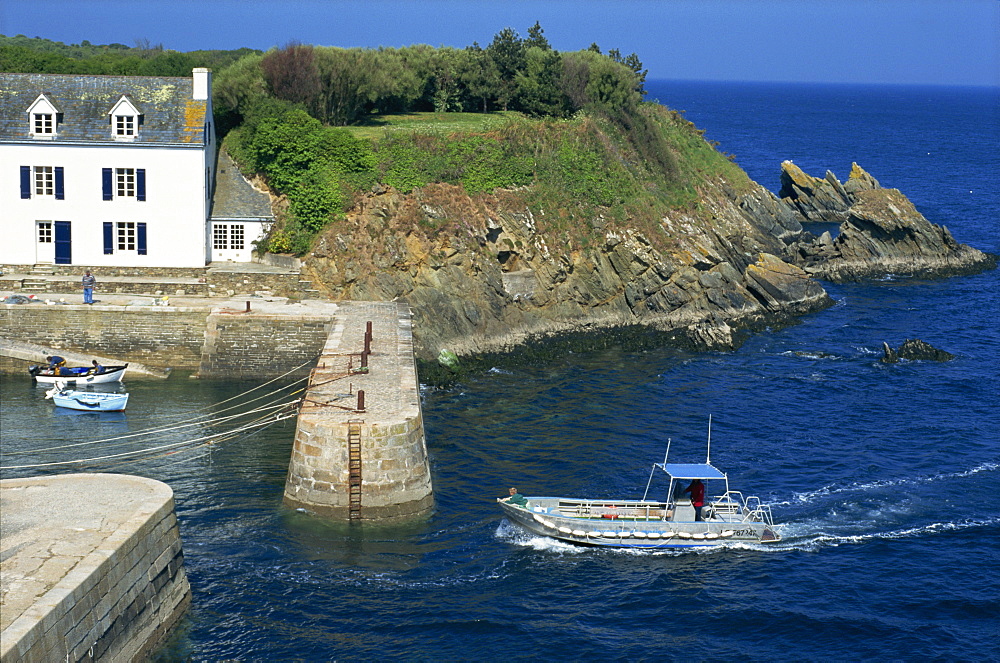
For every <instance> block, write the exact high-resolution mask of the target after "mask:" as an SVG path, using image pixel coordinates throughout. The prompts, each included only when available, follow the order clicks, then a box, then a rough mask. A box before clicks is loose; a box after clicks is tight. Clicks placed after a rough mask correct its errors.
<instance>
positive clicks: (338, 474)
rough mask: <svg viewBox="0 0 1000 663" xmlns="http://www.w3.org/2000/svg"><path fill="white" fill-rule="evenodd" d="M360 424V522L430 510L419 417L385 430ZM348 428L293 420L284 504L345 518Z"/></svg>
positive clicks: (311, 418)
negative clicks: (296, 422) (290, 454)
mask: <svg viewBox="0 0 1000 663" xmlns="http://www.w3.org/2000/svg"><path fill="white" fill-rule="evenodd" d="M357 418H358V420H359V421H360V422H362V423H361V459H362V476H363V478H364V481H363V484H362V485H363V490H362V496H361V504H362V506H361V513H360V516H361V519H362V520H383V519H402V518H408V517H414V516H420V515H424V514H426V513H427V512H428V511H429V510H430V509H431V507H432V506H433V495H432V494H431V491H430V473H429V470H428V464H427V448H426V443H425V441H424V426H423V419H422V418H421V417H416V418H407V419H405V420H403V421H400V422H399V423H396V424H391V425H388V426H385V425H382V426H380V425H378V424H373V425H370V424H367V423H364V418H363V415H362V414H358V415H357ZM347 432H348V423H347V422H346V421H343V422H331V421H324V420H322V419H320V418H317V417H314V416H310V413H309V410H308V409H306V410H304V411H303V412H301V413H300V414H299V420H298V426H297V428H296V430H295V445H294V447H293V449H292V458H291V461H290V462H289V465H288V478H287V481H286V483H285V504H286V505H288V506H291V507H293V508H305V509H307V510H308V511H312V512H314V513H317V514H319V515H323V516H329V517H332V518H336V519H338V520H347V519H348V518H349V494H348V482H349V468H348V460H349V458H348V450H347Z"/></svg>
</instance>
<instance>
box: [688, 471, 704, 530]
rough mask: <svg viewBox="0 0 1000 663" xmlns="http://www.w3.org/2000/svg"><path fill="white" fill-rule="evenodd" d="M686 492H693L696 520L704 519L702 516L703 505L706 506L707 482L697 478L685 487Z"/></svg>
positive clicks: (692, 503) (692, 498)
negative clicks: (704, 482)
mask: <svg viewBox="0 0 1000 663" xmlns="http://www.w3.org/2000/svg"><path fill="white" fill-rule="evenodd" d="M684 492H685V493H691V506H693V507H694V519H695V522H699V521H701V520H703V518H702V517H701V507H703V506H705V484H703V483H702V482H701V479H695V480H694V481H692V482H691V485H690V486H688V487H687V488H685V489H684Z"/></svg>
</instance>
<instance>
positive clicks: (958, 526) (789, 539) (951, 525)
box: [752, 517, 1000, 552]
mask: <svg viewBox="0 0 1000 663" xmlns="http://www.w3.org/2000/svg"><path fill="white" fill-rule="evenodd" d="M997 525H1000V517H990V518H983V519H969V520H963V521H959V522H934V523H928V524H926V525H918V526H914V527H902V528H899V529H892V530H886V531H884V532H860V533H857V534H846V533H845V534H837V533H833V532H822V531H816V529H811V530H809V531H808V533H807V532H806V530H808V529H809V525H808V524H807V523H793V524H790V525H787V526H785V527H783V528H779V529H781V532H782V536H784V537H785V539H784V540H783V541H781V542H780V543H777V544H773V545H772V546H752V547H753V548H754V549H755V550H781V551H788V550H801V551H806V552H814V551H816V550H819V549H822V548H836V547H839V546H842V545H851V544H863V543H869V542H871V541H895V540H898V539H912V538H917V537H923V536H933V535H940V534H946V533H950V532H958V531H962V530H969V529H978V528H991V527H996V526H997ZM797 532H801V534H798V533H797Z"/></svg>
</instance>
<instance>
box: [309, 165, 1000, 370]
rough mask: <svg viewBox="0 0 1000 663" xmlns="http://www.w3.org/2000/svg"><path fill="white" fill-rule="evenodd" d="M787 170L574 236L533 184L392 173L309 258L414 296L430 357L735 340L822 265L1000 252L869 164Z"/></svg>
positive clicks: (422, 354)
mask: <svg viewBox="0 0 1000 663" xmlns="http://www.w3.org/2000/svg"><path fill="white" fill-rule="evenodd" d="M740 172H741V171H740ZM782 181H783V187H782V191H781V194H780V195H781V198H780V199H779V198H778V197H776V196H774V194H772V193H770V192H769V191H767V190H766V189H764V188H763V187H761V186H759V185H757V184H756V183H754V182H752V181H750V180H749V178H747V177H745V174H743V175H742V177H740V178H739V181H734V180H732V178H730V179H726V177H723V176H719V175H716V176H713V177H706V178H704V179H703V180H701V181H700V182H698V183H697V194H698V204H697V205H696V206H694V207H691V206H688V207H686V208H684V209H672V210H670V211H668V212H666V213H663V214H662V215H661V216H660V217H659V223H658V225H657V226H656V227H655V228H650V227H648V226H647V227H645V228H644V230H639V229H637V228H636V227H633V225H632V224H630V223H629V222H628V220H626V221H624V222H622V221H621V220H617V221H612V220H609V219H606V218H604V217H603V215H601V214H600V213H597V214H595V215H594V216H593V218H586V219H576V222H577V223H578V224H580V226H581V227H583V228H584V229H585V232H583V233H582V234H576V235H572V236H570V235H567V234H566V233H565V232H557V231H556V230H554V228H556V227H557V226H558V225H559V224H554V223H552V221H554V220H555V219H557V218H558V219H560V220H561V221H565V219H566V218H567V217H570V218H573V217H572V213H570V212H567V211H566V210H564V209H544V208H543V207H541V206H539V205H538V202H537V200H534V201H530V199H529V198H528V197H527V196H526V195H524V194H525V191H524V190H496V191H494V192H493V193H492V194H478V195H469V194H467V193H466V192H465V190H464V189H463V188H462V187H460V186H456V185H449V184H432V185H428V186H424V187H421V188H417V189H414V190H413V191H412V192H411V193H408V194H405V195H404V194H402V193H400V192H398V191H395V190H392V189H389V188H386V187H384V186H381V185H378V186H376V187H375V188H374V189H373V190H372V191H371V192H370V193H368V194H366V195H364V196H362V197H361V198H360V199H359V200H358V203H357V205H356V206H355V208H354V209H353V210H352V211H351V212H350V213H349V214H348V216H347V218H346V220H344V221H342V222H338V223H337V224H335V225H334V226H333V227H331V228H329V229H328V230H327V231H325V232H324V233H323V234H322V235H321V236H320V237H319V238H318V241H317V242H316V243H315V245H314V247H313V250H312V253H311V254H310V256H309V257H308V259H307V261H306V263H305V270H306V272H307V274H308V275H309V277H310V278H311V279H312V280H313V281H314V283H316V284H318V285H319V286H321V287H323V288H324V289H325V290H326V291H327V294H328V295H329V296H331V297H332V298H335V299H355V300H401V301H405V302H407V303H408V304H409V305H410V306H411V307H412V310H413V314H414V323H415V326H414V340H415V349H416V352H417V354H418V357H419V358H420V359H421V360H424V361H428V360H433V359H435V358H436V357H438V356H439V355H440V353H442V351H445V353H446V354H448V353H455V354H457V355H459V356H462V355H465V356H469V355H476V354H479V353H486V352H502V351H507V350H510V349H512V348H514V347H516V346H518V345H519V344H521V343H524V342H526V341H528V340H530V339H536V338H546V337H551V336H555V335H561V334H566V333H569V332H588V333H591V334H602V333H609V332H610V331H611V330H615V332H616V333H617V332H618V331H621V330H631V331H634V332H637V333H639V334H646V333H648V334H653V333H657V332H659V333H665V334H667V335H668V336H669V337H670V338H671V339H673V340H675V341H677V342H682V343H687V344H689V345H692V346H694V347H695V348H698V349H729V348H734V347H736V346H738V345H739V343H740V342H741V338H742V337H743V334H741V333H740V332H741V331H743V330H750V329H754V328H758V327H760V326H763V325H768V324H780V323H783V322H787V321H789V320H790V319H792V318H794V317H795V316H800V315H802V314H805V313H808V312H811V311H816V310H819V309H822V308H824V307H825V306H827V305H829V304H830V303H831V301H830V299H829V297H828V295H827V294H826V292H825V291H824V289H823V287H822V286H821V284H820V283H819V282H818V281H817V280H816V279H817V278H823V279H830V280H844V279H853V278H866V277H870V276H876V275H879V274H883V273H886V272H895V273H901V272H906V273H932V274H945V273H959V272H963V271H974V270H977V269H984V268H986V267H989V266H990V260H991V258H990V256H986V255H985V254H982V253H980V252H978V251H976V250H975V249H972V248H970V247H967V246H965V245H961V244H958V243H957V242H955V240H954V239H953V238H952V237H951V235H950V233H948V231H947V229H945V228H942V227H939V226H935V225H932V224H930V223H929V222H928V221H927V220H926V219H924V218H923V217H922V216H921V215H920V214H919V213H918V212H917V211H916V210H915V209H914V208H913V205H912V204H911V203H910V202H909V201H908V200H907V199H906V198H905V196H903V195H902V194H901V193H900V192H899V191H896V190H893V189H883V188H881V186H880V185H879V184H878V182H877V181H876V180H875V179H874V178H873V177H871V176H870V175H868V173H866V172H864V170H862V169H861V168H860V167H858V166H857V165H855V166H854V168H853V169H852V172H851V178H850V179H849V180H848V182H846V183H843V184H842V183H840V182H839V181H837V179H836V177H834V176H833V175H832V174H831V173H827V176H826V177H825V178H823V179H818V178H813V177H810V176H808V175H806V174H805V173H803V172H802V171H801V170H800V169H798V168H797V167H795V166H794V164H791V163H790V162H785V163H784V164H782ZM533 210H534V211H533ZM813 221H826V222H829V221H837V222H840V223H841V229H840V232H839V234H838V236H837V237H836V239H833V238H831V236H830V235H829V233H825V234H823V235H822V236H820V237H816V236H815V235H813V234H811V233H809V232H806V231H804V230H803V226H802V223H806V224H808V223H810V222H813ZM581 238H582V239H581ZM993 264H994V265H995V262H994V263H993Z"/></svg>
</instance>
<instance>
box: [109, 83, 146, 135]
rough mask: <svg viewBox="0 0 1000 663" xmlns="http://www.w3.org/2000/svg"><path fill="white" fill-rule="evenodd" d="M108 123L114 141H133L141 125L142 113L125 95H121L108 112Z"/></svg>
mask: <svg viewBox="0 0 1000 663" xmlns="http://www.w3.org/2000/svg"><path fill="white" fill-rule="evenodd" d="M108 123H109V124H110V125H111V136H112V138H114V139H115V140H125V141H129V140H134V139H135V137H136V136H137V135H138V134H139V127H140V126H141V125H142V112H141V111H140V110H139V108H138V107H137V106H136V105H135V102H133V101H132V99H131V98H130V97H129V96H128V95H127V94H123V95H122V96H121V97H120V98H119V99H118V102H117V103H116V104H115V105H114V106H112V108H111V110H109V111H108Z"/></svg>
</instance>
